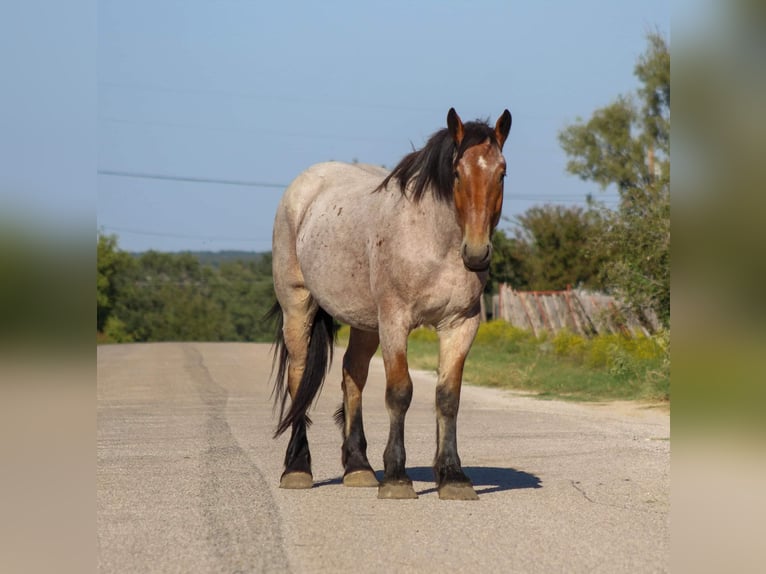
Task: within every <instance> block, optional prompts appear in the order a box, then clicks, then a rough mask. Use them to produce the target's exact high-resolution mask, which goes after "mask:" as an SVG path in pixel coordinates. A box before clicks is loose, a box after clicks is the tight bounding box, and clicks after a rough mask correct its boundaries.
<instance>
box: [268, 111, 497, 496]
mask: <svg viewBox="0 0 766 574" xmlns="http://www.w3.org/2000/svg"><path fill="white" fill-rule="evenodd" d="M511 121H512V118H511V113H510V112H509V111H508V110H507V109H506V110H504V111H503V113H502V114H501V115H500V117H499V118H498V119H497V122H496V123H495V126H494V128H492V127H491V126H490V125H489V124H488V123H487V122H486V121H473V122H466V123H463V121H462V120H461V119H460V117H459V116H458V114H457V112H455V109H454V108H451V109H450V110H449V112H448V114H447V127H446V128H442V129H440V130H438V131H437V132H435V133H434V134H433V135H432V136H431V137H430V138H429V139H428V140H427V143H426V144H425V145H424V146H423V147H422V148H421V149H420V150H415V151H413V152H412V153H409V154H408V155H406V156H405V157H404V158H403V159H402V160H401V161H400V162H399V164H398V165H397V166H396V167H395V168H394V169H393V170H392V171H391V172H390V173H389V172H387V171H386V170H384V169H382V168H378V167H374V166H370V165H360V164H345V163H340V162H327V163H321V164H317V165H314V166H312V167H310V168H309V169H307V170H306V171H304V172H303V173H301V174H300V175H299V176H298V177H297V178H296V179H295V180H294V181H293V182H292V183H291V184H290V185H289V187H288V188H287V189H286V190H285V192H284V195H283V197H282V199H281V201H280V203H279V206H278V208H277V212H276V216H275V219H274V231H273V245H272V258H273V259H272V261H273V277H274V291H275V294H276V298H277V302H276V303H275V304H274V307H273V308H272V314H273V315H274V316H275V317H276V322H277V323H278V326H277V333H276V335H277V336H276V343H275V347H274V365H273V368H272V374H273V372H274V368H276V367H277V365H278V369H277V374H276V377H275V380H274V387H273V396H274V408H275V411H276V410H277V409H278V410H279V422H278V425H277V428H276V432H275V434H274V437H275V438H276V437H278V436H279V435H281V434H282V433H284V432H285V431H286V430H287V429H288V428H290V429H291V435H290V440H289V443H288V446H287V451H286V453H285V459H284V472H283V473H282V476H281V478H280V487H281V488H287V489H300V488H311V487H312V486H313V476H312V473H311V454H310V451H309V444H308V438H307V433H306V429H307V427H308V426H309V425H310V424H311V420H310V418H309V417H308V414H307V413H308V410H309V408H310V407H311V404H312V402H313V401H314V398H315V397H316V396H317V395H318V393H319V391H320V390H321V387H322V385H323V382H324V379H325V375H326V373H327V370H328V368H329V364H330V361H332V352H333V346H334V340H335V334H336V325H337V322H338V321H339V322H342V323H345V324H347V325H349V326H350V334H349V341H348V347H347V349H346V352H345V354H344V356H343V380H342V382H341V387H342V390H343V403H342V405H341V407H340V408H339V409H338V412H337V413H336V415H335V419H336V422H337V423H338V424H339V426H341V428H342V436H343V443H342V449H341V462H342V464H343V469H344V474H343V484H344V485H346V486H352V487H353V486H362V487H364V486H368V487H377V488H378V498H383V499H408V498H417V493H416V492H415V490H414V489H413V487H412V480H411V479H410V478H409V476H408V475H407V472H406V470H405V461H406V454H405V445H404V421H405V415H406V413H407V409H408V408H409V405H410V402H411V400H412V379H411V378H410V374H409V370H408V365H407V337H408V335H409V333H410V332H411V331H412V330H413V329H415V328H417V327H419V326H423V325H426V326H430V327H433V328H435V330H436V332H437V333H438V337H439V369H438V382H437V386H436V397H435V402H436V455H435V458H434V462H433V471H434V478H435V482H436V485H437V489H438V493H439V498H441V499H450V500H475V499H478V496H477V494H476V492H475V490H474V488H473V485H472V483H471V481H470V479H469V478H468V477H467V476H466V474H465V473H464V472H463V470H462V467H461V463H460V457H459V455H458V451H457V426H456V423H457V414H458V407H459V403H460V387H461V384H462V375H463V365H464V362H465V358H466V356H467V354H468V351H469V350H470V347H471V344H472V343H473V339H474V337H475V335H476V332H477V330H478V327H479V322H480V318H481V317H480V297H481V294H482V292H483V289H484V285H485V283H486V281H487V277H488V272H489V265H490V261H491V257H492V243H491V236H492V232H493V230H494V229H495V227H496V226H497V224H498V221H499V219H500V214H501V211H502V206H503V180H504V178H505V174H506V161H505V158H504V157H503V154H502V149H503V144H504V143H505V141H506V138H507V137H508V133H509V132H510V129H511ZM378 346H380V349H381V353H382V356H383V363H384V367H385V377H386V391H385V404H386V407H387V410H388V414H389V418H390V426H389V435H388V442H387V443H386V448H385V451H384V455H383V466H384V469H383V477H382V480H381V481H380V483H379V482H378V480H377V479H376V476H375V473H374V471H373V469H372V466H371V465H370V462H369V460H368V459H367V440H366V438H365V435H364V427H363V422H362V392H363V391H364V386H365V383H366V381H367V374H368V369H369V363H370V360H371V358H372V356H373V355H374V354H375V352H376V351H377V348H378ZM285 379H286V384H285ZM288 396H289V397H290V406H289V408H286V404H287V397H288Z"/></svg>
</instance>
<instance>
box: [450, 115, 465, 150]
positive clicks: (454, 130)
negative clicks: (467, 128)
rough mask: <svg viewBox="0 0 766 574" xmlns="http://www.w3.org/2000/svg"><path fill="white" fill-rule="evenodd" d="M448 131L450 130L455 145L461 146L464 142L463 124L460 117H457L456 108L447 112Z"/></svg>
mask: <svg viewBox="0 0 766 574" xmlns="http://www.w3.org/2000/svg"><path fill="white" fill-rule="evenodd" d="M447 129H449V133H450V135H451V136H452V139H453V140H455V144H456V145H458V146H459V145H460V143H461V142H462V141H463V122H462V121H460V116H459V115H457V112H456V111H455V108H450V109H449V112H447Z"/></svg>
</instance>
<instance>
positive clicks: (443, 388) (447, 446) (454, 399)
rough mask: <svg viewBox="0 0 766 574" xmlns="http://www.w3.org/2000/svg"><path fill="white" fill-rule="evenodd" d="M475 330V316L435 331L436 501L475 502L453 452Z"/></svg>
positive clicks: (455, 448) (477, 321)
mask: <svg viewBox="0 0 766 574" xmlns="http://www.w3.org/2000/svg"><path fill="white" fill-rule="evenodd" d="M478 327H479V316H478V315H476V316H475V317H472V318H470V319H467V320H465V321H464V322H463V323H461V324H460V325H458V326H456V327H453V328H451V329H446V330H443V331H440V332H439V339H440V340H439V381H438V383H437V386H436V457H435V459H434V477H435V479H436V486H437V488H438V490H439V498H441V499H447V500H478V498H479V497H478V496H477V495H476V491H475V490H474V489H473V486H472V484H471V481H470V480H469V478H468V477H467V476H466V475H465V473H464V472H463V469H462V467H461V464H460V457H459V456H458V453H457V411H458V407H459V405H460V386H461V384H462V378H463V365H464V363H465V358H466V356H467V355H468V351H469V350H470V348H471V343H472V342H473V338H474V336H475V335H476V330H477V329H478Z"/></svg>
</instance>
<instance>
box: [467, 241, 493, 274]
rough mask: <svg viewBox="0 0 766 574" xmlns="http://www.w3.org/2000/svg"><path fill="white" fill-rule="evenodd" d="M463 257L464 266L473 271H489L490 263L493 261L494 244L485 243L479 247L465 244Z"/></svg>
mask: <svg viewBox="0 0 766 574" xmlns="http://www.w3.org/2000/svg"><path fill="white" fill-rule="evenodd" d="M460 255H461V256H462V257H463V264H464V265H465V266H466V268H468V269H470V270H471V271H486V270H487V269H489V263H490V261H492V244H491V243H485V244H484V245H481V246H479V247H472V246H469V245H468V244H467V243H463V248H462V249H461V250H460Z"/></svg>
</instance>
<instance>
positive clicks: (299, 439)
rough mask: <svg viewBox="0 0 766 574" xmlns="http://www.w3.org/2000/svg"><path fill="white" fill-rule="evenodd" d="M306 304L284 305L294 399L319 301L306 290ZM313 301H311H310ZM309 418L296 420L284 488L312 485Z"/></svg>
mask: <svg viewBox="0 0 766 574" xmlns="http://www.w3.org/2000/svg"><path fill="white" fill-rule="evenodd" d="M301 299H302V300H303V301H304V302H305V304H304V305H298V306H296V307H292V308H284V309H283V313H284V326H283V328H282V333H283V336H284V341H285V346H286V347H287V352H288V354H289V357H290V361H289V365H288V370H287V388H288V392H289V393H290V400H295V395H296V394H297V392H298V386H299V385H300V382H301V378H302V377H303V372H304V370H305V368H306V358H307V355H308V346H309V338H310V334H311V324H312V321H313V317H314V315H315V314H316V309H317V308H316V304H314V303H313V301H312V299H311V298H310V296H309V295H308V292H305V298H304V297H302V298H301ZM309 302H310V303H309ZM307 426H308V419H307V418H306V417H305V416H304V417H301V418H300V419H298V420H296V421H295V422H293V424H292V432H291V434H290V442H289V443H288V444H287V451H286V453H285V470H284V472H283V473H282V477H281V479H280V482H279V486H280V488H311V487H312V486H313V477H312V474H311V452H310V451H309V442H308V437H307V435H306V428H307Z"/></svg>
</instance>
